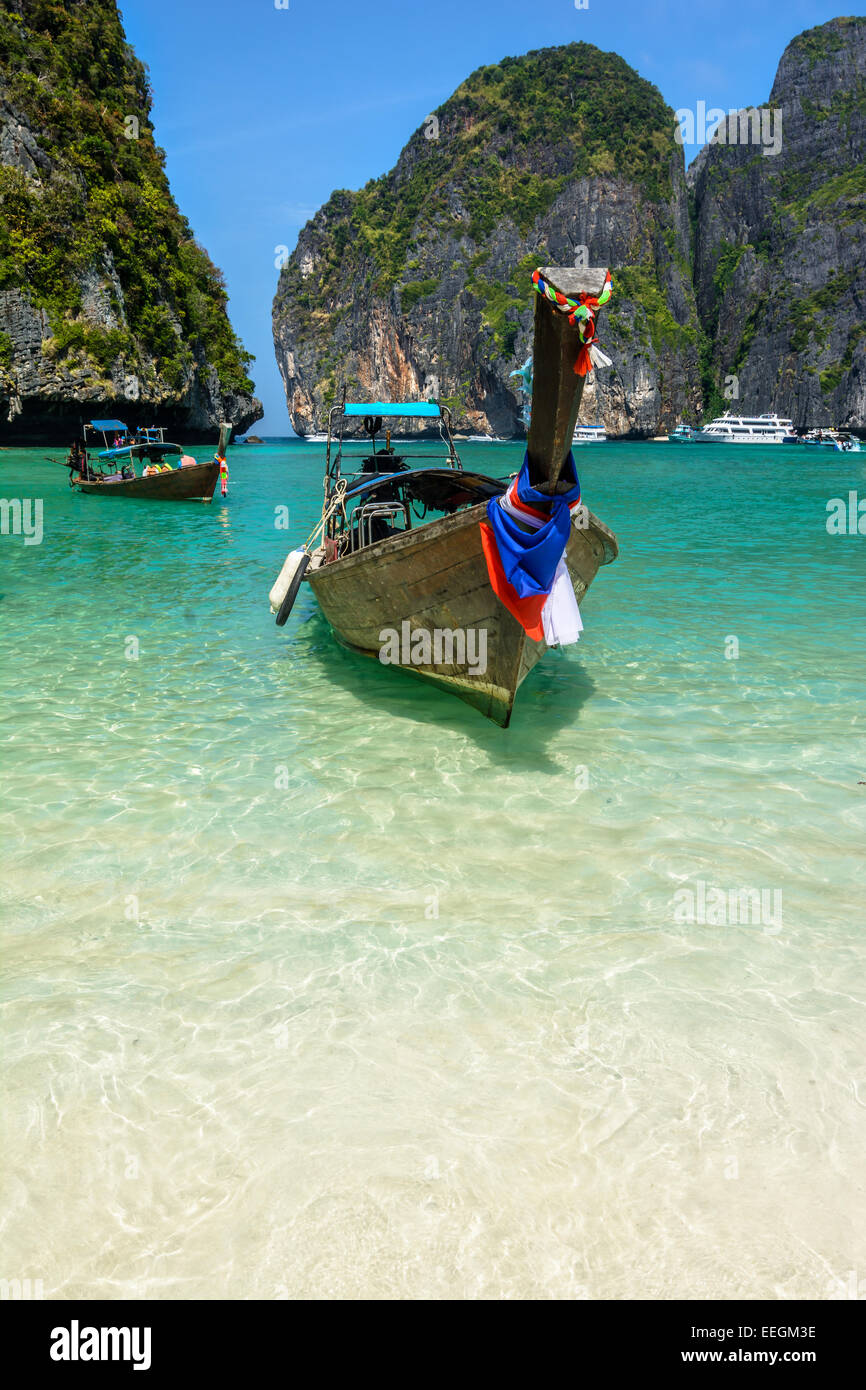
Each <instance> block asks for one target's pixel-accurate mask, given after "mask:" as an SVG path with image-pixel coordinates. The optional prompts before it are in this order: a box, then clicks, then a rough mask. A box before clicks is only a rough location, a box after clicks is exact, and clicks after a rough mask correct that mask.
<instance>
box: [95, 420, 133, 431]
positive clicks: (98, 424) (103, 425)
mask: <svg viewBox="0 0 866 1390" xmlns="http://www.w3.org/2000/svg"><path fill="white" fill-rule="evenodd" d="M90 428H91V429H92V430H101V431H103V432H105V433H108V432H109V431H111V430H123V432H124V434H126V425H125V424H124V423H123V421H122V420H91V421H90Z"/></svg>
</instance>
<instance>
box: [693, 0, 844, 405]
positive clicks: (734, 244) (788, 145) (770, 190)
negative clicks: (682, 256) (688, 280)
mask: <svg viewBox="0 0 866 1390" xmlns="http://www.w3.org/2000/svg"><path fill="white" fill-rule="evenodd" d="M766 106H767V108H769V109H768V110H767V117H768V118H770V119H772V120H774V121H775V122H776V124H777V126H778V130H779V136H780V140H779V141H777V143H779V144H780V148H779V150H778V153H776V154H772V153H764V152H763V150H762V148H761V146H760V145H759V144H756V143H753V142H752V141H753V129H756V127H753V125H752V123H751V121H747V120H746V119H743V121H742V122H741V121H740V120H739V118H733V117H731V118H729V119H728V120H727V121H726V122H725V125H724V126H723V127H722V128H721V130H720V132H719V137H718V139H717V140H715V141H713V142H712V143H711V144H710V145H709V146H707V147H706V149H705V150H703V151H702V152H701V154H700V155H699V157H698V159H697V160H696V161H695V163H694V164H693V165H692V167H691V168H690V170H689V182H690V183H691V184H692V185H693V189H694V200H695V214H696V222H695V258H694V276H695V287H696V293H697V301H698V308H699V311H700V314H701V319H702V322H703V326H704V329H705V331H706V333H707V335H708V337H709V339H710V341H711V345H712V349H711V359H710V363H709V373H708V381H709V384H710V385H711V387H713V388H715V392H716V401H717V403H718V404H722V400H721V397H720V395H719V394H718V391H719V387H720V386H722V385H723V382H724V379H725V378H726V377H727V378H736V382H733V381H730V382H729V393H730V391H732V390H733V389H734V388H735V386H736V387H738V389H739V396H738V397H734V398H732V399H731V402H730V405H729V407H728V408H733V409H738V410H741V411H743V412H744V413H750V414H751V413H754V412H756V411H766V410H777V411H778V412H779V413H780V414H783V415H788V416H791V417H792V418H793V420H794V423H795V424H796V425H798V426H801V427H802V426H805V425H809V426H812V425H829V424H839V425H841V426H848V427H849V428H855V429H860V430H862V429H864V428H866V20H864V19H834V20H831V21H830V22H829V23H828V24H823V25H821V26H820V27H819V28H816V29H810V30H808V31H807V32H806V33H803V34H800V35H799V37H797V38H796V39H794V40H793V42H792V43H790V44H789V45H788V47H787V49H786V50H785V52H784V54H783V56H782V59H781V62H780V63H779V68H778V72H777V73H776V79H775V82H774V83H773V89H772V91H771V93H770V98H769V102H768V103H767V104H766ZM768 125H769V120H768ZM718 140H723V141H724V143H719V142H718ZM769 148H772V146H770V147H769Z"/></svg>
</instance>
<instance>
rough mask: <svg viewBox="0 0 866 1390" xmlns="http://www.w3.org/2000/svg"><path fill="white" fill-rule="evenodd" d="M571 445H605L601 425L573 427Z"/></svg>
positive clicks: (604, 436) (605, 439)
mask: <svg viewBox="0 0 866 1390" xmlns="http://www.w3.org/2000/svg"><path fill="white" fill-rule="evenodd" d="M571 442H572V444H606V443H607V435H606V434H605V432H604V426H603V425H575V427H574V438H573V439H572V441H571Z"/></svg>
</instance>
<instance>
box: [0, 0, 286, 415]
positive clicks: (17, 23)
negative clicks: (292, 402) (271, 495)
mask: <svg viewBox="0 0 866 1390" xmlns="http://www.w3.org/2000/svg"><path fill="white" fill-rule="evenodd" d="M163 164H164V156H163V153H162V151H161V150H160V149H159V148H158V147H157V145H156V144H155V143H154V139H153V131H152V129H151V126H150V92H149V88H148V82H147V77H146V73H145V69H144V67H143V66H142V64H141V63H140V62H139V61H138V60H137V58H136V57H135V55H134V54H133V52H132V50H131V49H130V47H129V45H128V44H127V43H126V40H125V37H124V33H123V29H122V26H121V22H120V17H119V15H118V12H117V8H116V6H115V4H114V3H113V0H65V3H64V4H63V5H60V4H57V3H54V2H53V0H0V437H2V438H3V439H4V441H6V442H9V441H18V442H22V443H28V442H38V441H41V440H48V441H50V442H52V443H55V442H57V440H58V439H64V438H65V437H66V436H67V435H69V434H70V433H72V432H74V431H75V430H76V428H77V427H78V425H79V423H80V421H81V420H82V418H85V419H86V418H87V417H88V416H89V415H106V414H108V415H118V414H119V415H120V416H121V417H122V418H123V419H124V420H125V421H127V422H128V423H129V424H131V425H135V424H138V423H145V424H150V423H152V422H154V421H156V422H158V423H162V424H165V425H167V426H169V427H170V428H172V429H175V430H177V431H178V432H180V433H182V435H183V438H184V439H189V440H193V439H195V438H197V437H201V436H203V435H205V434H206V435H207V436H208V437H213V431H214V428H215V426H216V425H217V423H218V422H219V420H220V419H229V420H231V421H232V422H233V424H234V425H235V428H236V430H237V431H238V432H240V431H242V430H244V429H246V428H248V427H249V426H250V425H251V424H253V422H254V421H255V420H258V419H260V418H261V414H262V410H261V406H260V404H259V402H258V401H257V400H255V398H254V397H253V394H252V393H253V389H254V388H253V383H252V382H251V381H250V379H249V377H248V375H247V366H248V364H249V362H250V361H251V358H250V357H249V354H248V353H246V352H244V350H243V348H242V347H241V345H240V343H239V342H238V340H237V338H236V337H235V335H234V332H233V331H232V328H231V324H230V323H229V319H228V315H227V312H226V302H227V296H226V292H225V287H224V284H223V280H222V276H221V275H220V272H219V271H218V270H217V269H216V267H215V266H214V265H213V264H212V262H211V261H210V259H209V257H208V255H207V253H206V252H205V251H204V250H203V248H202V247H200V246H199V245H198V244H197V243H196V241H195V240H194V238H193V234H192V231H191V229H190V227H189V224H188V223H187V221H186V219H185V218H184V217H183V216H182V215H181V214H180V212H179V211H178V209H177V206H176V205H175V203H174V200H173V198H172V196H171V192H170V189H169V186H168V181H167V178H166V175H165V171H164V167H163Z"/></svg>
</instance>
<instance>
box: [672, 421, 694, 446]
mask: <svg viewBox="0 0 866 1390" xmlns="http://www.w3.org/2000/svg"><path fill="white" fill-rule="evenodd" d="M695 434H696V431H695V429H694V428H693V427H692V426H691V425H683V424H679V425H677V427H676V429H674V430H671V432H670V434H669V435H668V443H669V444H693V443H694V439H695Z"/></svg>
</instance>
